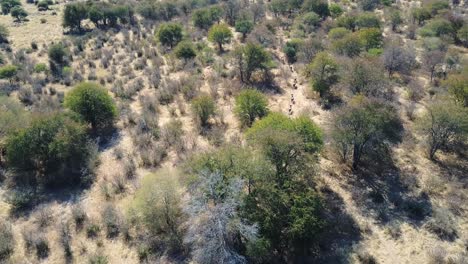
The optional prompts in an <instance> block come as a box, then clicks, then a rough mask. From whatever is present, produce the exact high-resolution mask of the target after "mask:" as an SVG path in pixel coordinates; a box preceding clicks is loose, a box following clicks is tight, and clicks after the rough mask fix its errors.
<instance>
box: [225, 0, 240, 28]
mask: <svg viewBox="0 0 468 264" xmlns="http://www.w3.org/2000/svg"><path fill="white" fill-rule="evenodd" d="M223 10H224V18H225V20H226V22H227V23H228V24H229V25H230V26H234V24H235V23H236V20H237V18H238V17H239V12H240V10H241V6H240V2H239V1H238V0H228V1H226V2H225V3H224V4H223Z"/></svg>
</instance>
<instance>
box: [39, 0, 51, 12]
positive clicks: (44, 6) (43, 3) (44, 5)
mask: <svg viewBox="0 0 468 264" xmlns="http://www.w3.org/2000/svg"><path fill="white" fill-rule="evenodd" d="M37 9H38V10H39V11H47V10H49V3H48V1H47V0H40V1H39V2H38V3H37Z"/></svg>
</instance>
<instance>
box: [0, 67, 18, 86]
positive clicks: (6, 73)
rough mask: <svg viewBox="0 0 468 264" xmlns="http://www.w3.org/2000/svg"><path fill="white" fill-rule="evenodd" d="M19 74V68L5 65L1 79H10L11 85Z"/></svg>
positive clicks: (1, 68)
mask: <svg viewBox="0 0 468 264" xmlns="http://www.w3.org/2000/svg"><path fill="white" fill-rule="evenodd" d="M17 73H18V67H17V66H15V65H5V66H2V67H0V79H8V80H9V81H10V83H11V82H12V81H13V78H15V77H16V74H17Z"/></svg>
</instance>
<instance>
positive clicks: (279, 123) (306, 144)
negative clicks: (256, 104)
mask: <svg viewBox="0 0 468 264" xmlns="http://www.w3.org/2000/svg"><path fill="white" fill-rule="evenodd" d="M246 135H247V138H248V139H249V140H250V141H251V142H253V143H254V144H256V145H257V146H259V147H260V148H261V149H262V151H263V153H264V154H265V156H266V157H267V158H268V159H269V160H270V161H271V162H272V163H273V165H274V166H275V168H276V174H277V175H278V177H277V180H278V183H283V182H284V181H285V179H286V178H287V175H290V174H291V173H293V172H294V171H296V170H298V169H301V168H303V167H301V168H300V166H303V164H302V161H303V160H304V159H309V158H310V157H311V155H312V156H313V155H314V154H316V153H317V152H318V151H319V150H320V149H321V148H322V145H323V140H322V132H321V130H320V128H319V127H318V126H317V125H315V124H314V123H313V122H312V121H311V120H310V119H309V118H307V117H298V118H295V119H290V118H288V117H287V116H285V115H283V114H280V113H270V114H269V115H268V116H266V117H264V118H262V119H260V120H257V121H256V122H255V123H254V124H253V125H252V127H251V128H249V129H248V130H247V133H246ZM301 164H302V165H301Z"/></svg>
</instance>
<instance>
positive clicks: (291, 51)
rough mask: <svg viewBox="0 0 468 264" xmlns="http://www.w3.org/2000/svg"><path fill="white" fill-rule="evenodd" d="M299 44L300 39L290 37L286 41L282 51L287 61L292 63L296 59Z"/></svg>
mask: <svg viewBox="0 0 468 264" xmlns="http://www.w3.org/2000/svg"><path fill="white" fill-rule="evenodd" d="M300 45H301V40H299V39H292V40H290V41H287V42H286V45H285V46H284V48H283V52H284V54H285V55H286V57H287V58H288V62H289V63H294V62H296V60H297V52H298V50H299V47H300Z"/></svg>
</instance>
